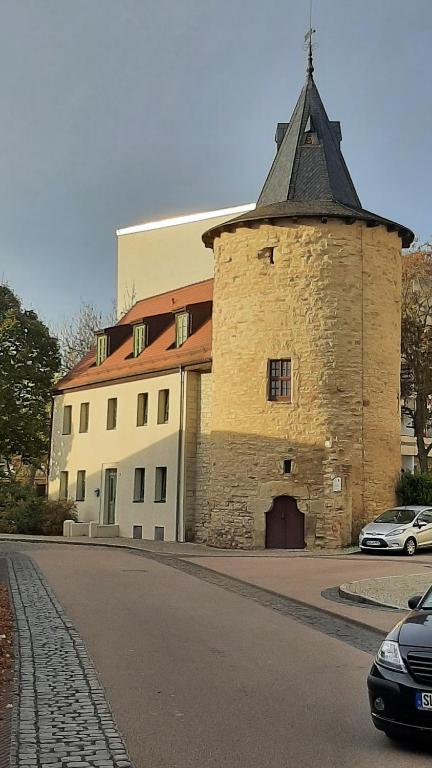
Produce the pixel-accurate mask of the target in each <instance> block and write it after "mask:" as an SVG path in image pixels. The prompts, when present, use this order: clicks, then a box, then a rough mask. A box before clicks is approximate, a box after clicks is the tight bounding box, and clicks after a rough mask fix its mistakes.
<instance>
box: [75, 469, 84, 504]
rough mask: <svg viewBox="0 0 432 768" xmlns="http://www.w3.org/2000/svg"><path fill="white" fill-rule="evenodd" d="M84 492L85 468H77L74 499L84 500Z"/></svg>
mask: <svg viewBox="0 0 432 768" xmlns="http://www.w3.org/2000/svg"><path fill="white" fill-rule="evenodd" d="M85 493H86V473H85V469H79V470H78V472H77V479H76V494H75V500H76V501H85Z"/></svg>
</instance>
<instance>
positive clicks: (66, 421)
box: [62, 405, 72, 435]
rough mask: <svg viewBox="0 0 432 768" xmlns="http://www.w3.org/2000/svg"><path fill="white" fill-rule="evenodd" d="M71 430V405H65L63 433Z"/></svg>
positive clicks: (68, 433) (69, 432) (67, 433)
mask: <svg viewBox="0 0 432 768" xmlns="http://www.w3.org/2000/svg"><path fill="white" fill-rule="evenodd" d="M71 432H72V406H71V405H65V406H64V408H63V428H62V433H63V435H70V434H71Z"/></svg>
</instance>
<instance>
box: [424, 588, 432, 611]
mask: <svg viewBox="0 0 432 768" xmlns="http://www.w3.org/2000/svg"><path fill="white" fill-rule="evenodd" d="M422 608H427V609H429V610H430V609H431V608H432V589H430V590H429V592H428V593H427V595H426V597H425V599H424V601H423V604H422Z"/></svg>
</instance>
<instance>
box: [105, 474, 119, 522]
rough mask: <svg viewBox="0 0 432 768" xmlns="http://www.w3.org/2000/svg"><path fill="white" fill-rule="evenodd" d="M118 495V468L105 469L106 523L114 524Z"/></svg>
mask: <svg viewBox="0 0 432 768" xmlns="http://www.w3.org/2000/svg"><path fill="white" fill-rule="evenodd" d="M116 496H117V470H116V469H106V470H105V500H104V523H105V525H114V523H115V507H116Z"/></svg>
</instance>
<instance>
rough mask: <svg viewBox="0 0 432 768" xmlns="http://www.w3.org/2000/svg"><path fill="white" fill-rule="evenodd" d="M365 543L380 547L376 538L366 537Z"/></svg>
mask: <svg viewBox="0 0 432 768" xmlns="http://www.w3.org/2000/svg"><path fill="white" fill-rule="evenodd" d="M366 544H367V545H368V547H380V546H381V542H380V541H378V539H368V540H367V542H366Z"/></svg>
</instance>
